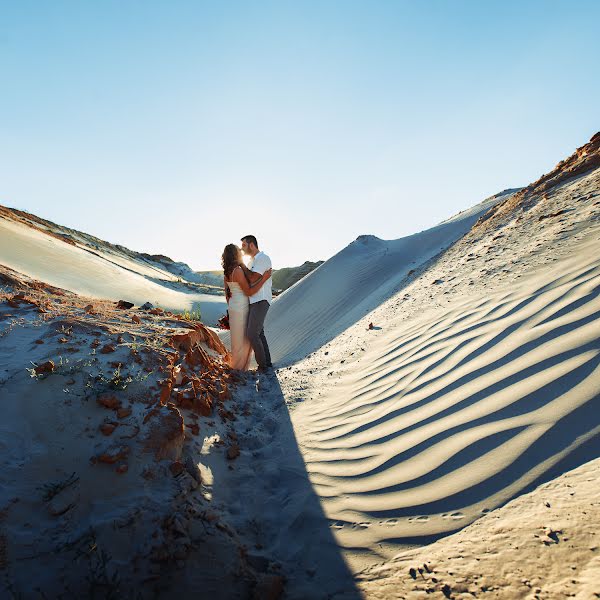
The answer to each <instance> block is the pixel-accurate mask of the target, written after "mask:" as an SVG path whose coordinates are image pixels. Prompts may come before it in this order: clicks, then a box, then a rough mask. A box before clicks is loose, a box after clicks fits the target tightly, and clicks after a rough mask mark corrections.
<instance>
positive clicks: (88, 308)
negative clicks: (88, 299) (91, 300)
mask: <svg viewBox="0 0 600 600" xmlns="http://www.w3.org/2000/svg"><path fill="white" fill-rule="evenodd" d="M83 310H84V311H85V312H86V313H88V315H91V314H93V312H94V305H93V304H88V305H87V306H86V307H85V308H84V309H83Z"/></svg>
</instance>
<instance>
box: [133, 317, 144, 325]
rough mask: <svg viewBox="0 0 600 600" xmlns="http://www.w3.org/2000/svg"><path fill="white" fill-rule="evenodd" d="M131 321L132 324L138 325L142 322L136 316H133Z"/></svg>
mask: <svg viewBox="0 0 600 600" xmlns="http://www.w3.org/2000/svg"><path fill="white" fill-rule="evenodd" d="M131 320H132V321H133V322H134V323H137V324H138V325H139V324H140V323H141V322H142V320H141V319H140V318H139V317H138V316H137V315H133V317H131Z"/></svg>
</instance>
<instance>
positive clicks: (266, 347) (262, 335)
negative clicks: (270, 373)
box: [260, 328, 273, 367]
mask: <svg viewBox="0 0 600 600" xmlns="http://www.w3.org/2000/svg"><path fill="white" fill-rule="evenodd" d="M260 339H261V341H262V343H263V348H264V351H265V364H266V365H267V367H272V366H273V363H272V362H271V351H270V350H269V344H267V338H266V337H265V330H264V328H263V330H262V331H261V332H260Z"/></svg>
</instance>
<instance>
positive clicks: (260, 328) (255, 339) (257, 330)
mask: <svg viewBox="0 0 600 600" xmlns="http://www.w3.org/2000/svg"><path fill="white" fill-rule="evenodd" d="M268 310H269V303H268V302H267V301H266V300H261V301H260V302H254V303H253V304H251V305H250V307H249V311H248V325H247V326H246V336H247V337H248V339H249V340H250V345H251V346H252V350H254V356H255V358H256V362H257V363H258V367H259V368H261V369H264V368H265V367H266V366H267V365H268V364H270V361H271V355H270V353H269V346H268V345H267V339H266V338H265V332H264V325H265V317H266V316H267V312H268ZM267 357H268V359H269V362H267Z"/></svg>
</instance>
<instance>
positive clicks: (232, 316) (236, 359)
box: [227, 281, 252, 371]
mask: <svg viewBox="0 0 600 600" xmlns="http://www.w3.org/2000/svg"><path fill="white" fill-rule="evenodd" d="M227 286H228V287H229V290H230V291H231V298H230V299H229V333H230V337H231V358H230V361H229V366H230V367H231V368H232V369H240V370H243V371H246V370H247V369H248V365H249V364H250V357H251V355H252V348H251V346H250V342H249V340H248V338H247V337H246V324H247V322H248V296H246V294H244V292H243V291H242V288H241V287H240V284H239V283H237V282H236V281H228V282H227Z"/></svg>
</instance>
